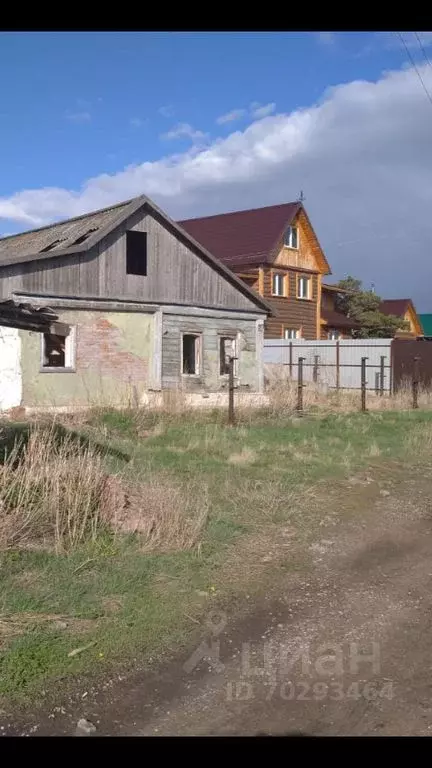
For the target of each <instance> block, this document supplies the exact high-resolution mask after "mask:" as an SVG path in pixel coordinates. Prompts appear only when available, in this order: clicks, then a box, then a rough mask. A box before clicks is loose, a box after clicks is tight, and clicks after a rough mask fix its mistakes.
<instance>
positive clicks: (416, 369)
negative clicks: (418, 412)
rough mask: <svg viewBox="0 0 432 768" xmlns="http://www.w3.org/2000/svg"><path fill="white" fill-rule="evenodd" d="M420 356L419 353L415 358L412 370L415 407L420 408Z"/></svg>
mask: <svg viewBox="0 0 432 768" xmlns="http://www.w3.org/2000/svg"><path fill="white" fill-rule="evenodd" d="M419 363H420V358H419V357H418V355H416V356H415V358H414V365H413V372H412V397H413V408H418V389H419V369H420V366H419Z"/></svg>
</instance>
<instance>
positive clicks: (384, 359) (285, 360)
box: [263, 339, 392, 392]
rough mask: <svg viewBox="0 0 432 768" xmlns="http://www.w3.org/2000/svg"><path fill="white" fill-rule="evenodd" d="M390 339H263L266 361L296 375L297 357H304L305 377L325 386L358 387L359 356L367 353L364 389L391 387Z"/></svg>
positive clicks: (266, 363) (295, 377)
mask: <svg viewBox="0 0 432 768" xmlns="http://www.w3.org/2000/svg"><path fill="white" fill-rule="evenodd" d="M391 344H392V339H340V340H339V341H330V340H327V339H325V340H322V341H321V340H316V341H305V340H304V339H293V340H292V341H289V340H285V339H265V341H264V351H263V362H264V364H265V365H270V366H271V367H272V368H274V366H277V365H280V366H283V369H284V373H287V372H288V374H289V375H290V376H291V377H292V378H293V379H295V380H296V379H297V372H298V359H299V357H302V358H303V379H304V381H317V382H318V383H320V384H325V385H327V386H328V387H331V388H333V387H338V386H339V387H341V388H343V389H360V371H361V358H362V357H366V358H367V361H366V379H367V389H372V390H375V389H377V388H379V386H380V375H381V372H382V371H383V373H384V380H383V389H384V391H385V392H389V391H390V388H391Z"/></svg>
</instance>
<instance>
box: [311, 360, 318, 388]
mask: <svg viewBox="0 0 432 768" xmlns="http://www.w3.org/2000/svg"><path fill="white" fill-rule="evenodd" d="M318 360H319V357H318V355H314V364H313V370H312V381H313V382H314V384H316V383H317V381H318Z"/></svg>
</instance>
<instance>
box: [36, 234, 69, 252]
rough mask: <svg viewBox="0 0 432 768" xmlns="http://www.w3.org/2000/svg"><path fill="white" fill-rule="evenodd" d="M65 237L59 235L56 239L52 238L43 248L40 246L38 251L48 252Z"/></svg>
mask: <svg viewBox="0 0 432 768" xmlns="http://www.w3.org/2000/svg"><path fill="white" fill-rule="evenodd" d="M65 239H66V238H64V237H61V238H58V239H57V240H53V242H52V243H50V244H49V245H46V246H45V248H41V250H40V251H39V253H48V251H51V250H52V249H53V248H55V247H56V245H58V244H59V243H63V242H64V240H65Z"/></svg>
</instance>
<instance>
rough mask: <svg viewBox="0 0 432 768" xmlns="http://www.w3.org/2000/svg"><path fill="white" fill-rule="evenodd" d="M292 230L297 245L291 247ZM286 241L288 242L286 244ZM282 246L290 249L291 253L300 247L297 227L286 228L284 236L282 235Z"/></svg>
mask: <svg viewBox="0 0 432 768" xmlns="http://www.w3.org/2000/svg"><path fill="white" fill-rule="evenodd" d="M294 230H295V231H296V233H297V245H293V244H292V241H293V232H294ZM287 240H288V242H287ZM284 246H285V248H291V249H292V250H293V251H298V249H299V247H300V232H299V228H298V227H291V226H290V227H287V229H286V231H285V234H284Z"/></svg>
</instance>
